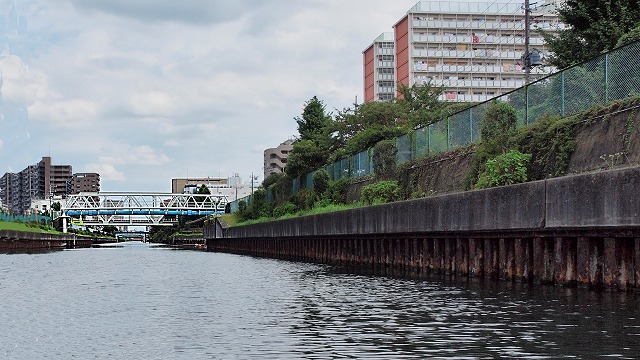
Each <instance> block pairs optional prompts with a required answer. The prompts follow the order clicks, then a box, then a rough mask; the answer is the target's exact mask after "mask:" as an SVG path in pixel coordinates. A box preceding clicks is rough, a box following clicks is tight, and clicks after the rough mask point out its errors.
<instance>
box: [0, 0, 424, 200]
mask: <svg viewBox="0 0 640 360" xmlns="http://www.w3.org/2000/svg"><path fill="white" fill-rule="evenodd" d="M416 1H417V0H393V1H389V0H298V1H293V0H233V1H230V0H225V1H222V0H181V1H175V0H153V1H152V0H135V1H132V0H15V1H13V0H11V1H7V0H0V31H1V34H0V35H1V37H0V46H1V47H0V50H1V51H2V52H1V53H0V72H1V73H2V80H3V83H2V95H3V99H2V100H3V103H2V109H1V112H2V117H0V125H1V126H0V176H2V174H4V172H7V171H15V172H17V171H20V170H22V169H23V168H25V167H26V166H27V165H29V164H35V163H37V162H38V161H39V160H40V158H41V157H42V156H51V157H52V159H53V162H54V164H71V165H72V166H73V170H74V172H98V173H100V174H101V176H102V190H103V191H159V192H169V191H170V190H171V178H175V177H186V176H190V177H196V176H198V177H207V176H211V177H217V176H221V177H228V176H231V175H232V174H233V173H239V174H240V176H241V177H242V178H243V179H244V180H248V179H249V175H250V174H251V173H252V172H253V173H255V174H259V175H260V177H259V179H258V180H259V181H262V180H263V179H262V172H263V169H262V167H263V165H262V162H263V159H262V154H263V151H264V149H266V148H269V147H275V146H277V145H278V144H279V143H280V142H282V141H284V140H286V139H288V138H290V137H292V136H293V135H295V134H296V123H295V121H294V120H293V118H294V117H295V116H297V115H299V114H300V113H301V111H302V106H303V104H304V102H305V101H307V100H308V99H310V98H311V97H312V96H314V95H317V96H318V97H319V98H320V99H322V100H323V101H324V102H325V103H326V105H327V108H328V109H329V110H333V109H336V108H338V109H341V108H343V107H346V106H349V105H350V104H352V103H353V101H354V99H355V97H356V96H358V99H362V96H363V95H362V51H363V50H364V48H365V47H367V46H368V45H369V44H370V43H371V42H372V41H373V40H374V39H375V38H376V37H377V36H378V35H379V34H380V33H382V32H384V31H392V26H393V24H394V23H395V22H396V21H398V20H399V19H400V18H401V17H402V16H403V15H404V14H405V13H406V12H407V10H409V8H411V7H412V6H413V5H414V4H415V3H416ZM14 4H15V5H14ZM13 8H15V10H13Z"/></svg>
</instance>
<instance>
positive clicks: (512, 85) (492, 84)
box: [412, 77, 524, 89]
mask: <svg viewBox="0 0 640 360" xmlns="http://www.w3.org/2000/svg"><path fill="white" fill-rule="evenodd" d="M429 81H431V85H434V86H443V87H445V88H474V89H516V88H519V87H522V86H524V78H523V79H511V80H458V79H431V80H429V79H428V78H426V77H414V78H413V81H412V83H413V84H424V83H427V82H429Z"/></svg>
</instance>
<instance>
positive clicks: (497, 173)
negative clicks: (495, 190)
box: [474, 150, 531, 189]
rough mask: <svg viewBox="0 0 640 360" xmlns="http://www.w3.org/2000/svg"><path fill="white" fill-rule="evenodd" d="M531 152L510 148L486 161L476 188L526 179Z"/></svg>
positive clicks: (514, 182) (510, 183)
mask: <svg viewBox="0 0 640 360" xmlns="http://www.w3.org/2000/svg"><path fill="white" fill-rule="evenodd" d="M530 160H531V154H523V153H521V152H520V151H518V150H510V151H509V152H508V153H506V154H502V155H498V156H496V157H495V158H493V159H490V160H488V161H487V163H486V166H485V170H484V171H483V172H482V173H481V174H480V176H479V178H478V182H477V183H476V184H475V186H474V187H475V188H476V189H483V188H488V187H494V186H504V185H513V184H519V183H523V182H526V181H527V164H528V163H529V161H530Z"/></svg>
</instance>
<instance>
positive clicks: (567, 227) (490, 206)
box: [205, 167, 640, 290]
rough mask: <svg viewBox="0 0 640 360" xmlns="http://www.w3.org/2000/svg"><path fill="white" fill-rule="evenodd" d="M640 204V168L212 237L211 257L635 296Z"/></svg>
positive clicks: (638, 276) (303, 219)
mask: <svg viewBox="0 0 640 360" xmlns="http://www.w3.org/2000/svg"><path fill="white" fill-rule="evenodd" d="M636 199H640V168H639V167H633V168H625V169H617V170H611V171H601V172H595V173H590V174H583V175H575V176H569V177H563V178H556V179H552V180H545V181H538V182H531V183H526V184H519V185H514V186H505V187H500V188H493V189H485V190H478V191H470V192H464V193H457V194H451V195H443V196H438V197H431V198H425V199H418V200H411V201H403V202H397V203H392V204H384V205H378V206H371V207H366V208H360V209H353V210H347V211H341V212H336V213H331V214H321V215H314V216H306V217H301V218H295V219H288V220H282V221H275V222H271V223H264V224H257V225H250V226H241V227H232V228H228V229H223V230H221V229H220V228H218V229H217V230H218V231H217V232H216V231H215V229H209V230H207V229H205V234H216V236H218V237H217V238H209V239H208V240H207V249H208V250H209V251H224V252H233V253H240V254H249V255H258V256H268V257H276V258H284V259H290V260H301V261H313V262H322V263H332V264H341V265H359V266H368V267H374V268H376V267H378V268H380V267H382V268H389V267H392V268H397V269H401V270H403V271H406V272H410V273H415V274H427V273H441V274H448V275H451V276H472V277H482V278H485V277H486V278H501V279H510V280H522V281H533V282H538V283H553V284H563V285H574V284H582V285H585V286H590V287H600V286H606V287H614V288H618V289H623V290H627V289H631V288H636V287H638V286H640V202H638V201H637V200H636ZM220 234H222V235H223V237H222V238H221V237H219V235H220Z"/></svg>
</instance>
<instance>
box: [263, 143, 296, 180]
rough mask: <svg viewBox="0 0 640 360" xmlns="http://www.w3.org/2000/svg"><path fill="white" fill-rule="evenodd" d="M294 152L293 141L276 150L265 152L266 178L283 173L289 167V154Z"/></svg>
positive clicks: (279, 146) (271, 149) (281, 145)
mask: <svg viewBox="0 0 640 360" xmlns="http://www.w3.org/2000/svg"><path fill="white" fill-rule="evenodd" d="M291 150H293V140H292V139H289V140H287V141H285V142H283V143H282V144H280V145H278V146H277V147H275V148H270V149H266V150H265V151H264V178H265V179H266V178H268V177H269V176H271V174H278V173H283V172H284V171H285V169H286V167H287V158H288V157H289V152H291Z"/></svg>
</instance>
